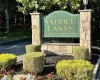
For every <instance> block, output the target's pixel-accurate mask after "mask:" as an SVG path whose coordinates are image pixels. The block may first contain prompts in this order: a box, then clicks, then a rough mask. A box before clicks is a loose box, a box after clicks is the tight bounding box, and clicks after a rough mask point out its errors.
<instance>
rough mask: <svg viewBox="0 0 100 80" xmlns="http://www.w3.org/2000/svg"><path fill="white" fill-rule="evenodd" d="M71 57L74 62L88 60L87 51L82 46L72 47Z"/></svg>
mask: <svg viewBox="0 0 100 80" xmlns="http://www.w3.org/2000/svg"><path fill="white" fill-rule="evenodd" d="M73 55H74V59H76V60H88V59H89V49H88V48H87V47H84V46H73Z"/></svg>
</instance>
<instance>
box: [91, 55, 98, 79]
mask: <svg viewBox="0 0 100 80" xmlns="http://www.w3.org/2000/svg"><path fill="white" fill-rule="evenodd" d="M99 66H100V57H99V59H98V61H97V63H96V65H95V69H94V71H93V79H92V80H99V79H96V76H97V72H98V69H99Z"/></svg>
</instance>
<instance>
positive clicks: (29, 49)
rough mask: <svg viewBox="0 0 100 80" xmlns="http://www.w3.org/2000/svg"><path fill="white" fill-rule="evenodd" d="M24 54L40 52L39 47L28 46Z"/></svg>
mask: <svg viewBox="0 0 100 80" xmlns="http://www.w3.org/2000/svg"><path fill="white" fill-rule="evenodd" d="M25 48H26V53H29V52H40V51H41V46H40V45H37V44H30V45H26V47H25Z"/></svg>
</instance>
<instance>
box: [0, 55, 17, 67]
mask: <svg viewBox="0 0 100 80" xmlns="http://www.w3.org/2000/svg"><path fill="white" fill-rule="evenodd" d="M15 63H16V55H14V54H0V69H1V68H2V66H4V67H5V68H7V69H9V68H10V67H11V66H12V65H13V64H15Z"/></svg>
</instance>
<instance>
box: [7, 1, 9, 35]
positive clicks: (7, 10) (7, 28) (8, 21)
mask: <svg viewBox="0 0 100 80" xmlns="http://www.w3.org/2000/svg"><path fill="white" fill-rule="evenodd" d="M8 32H9V14H8V0H6V33H8Z"/></svg>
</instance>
